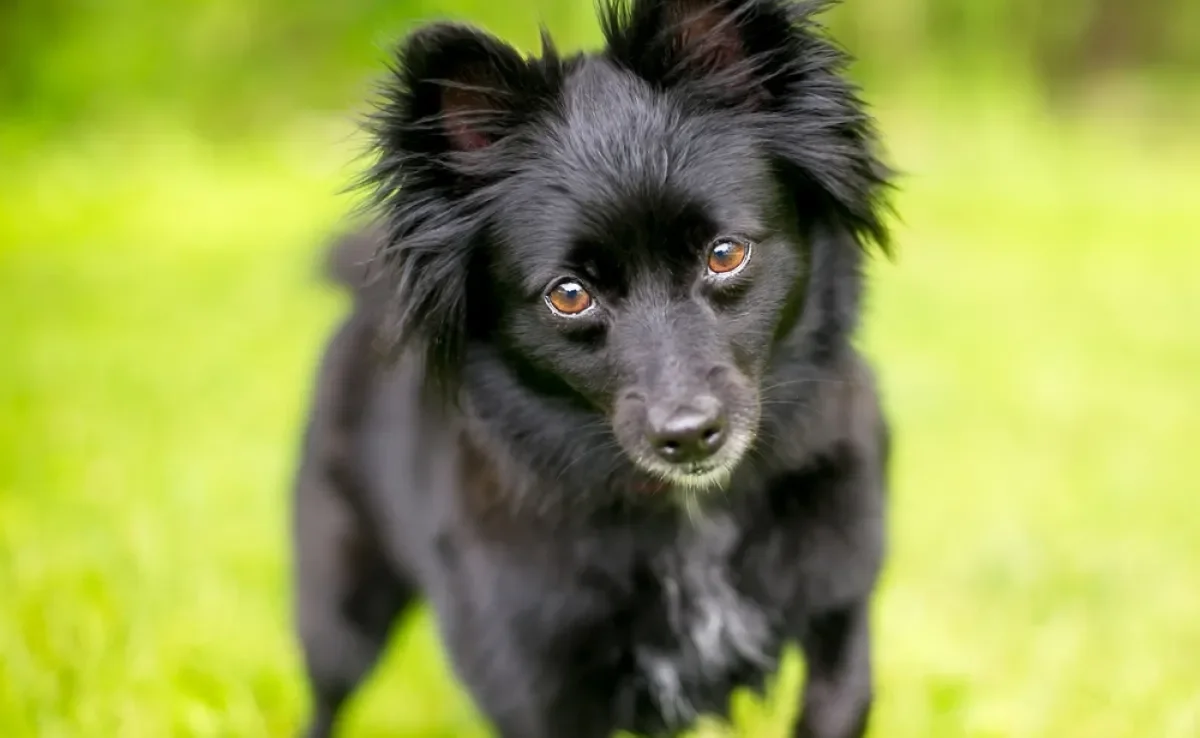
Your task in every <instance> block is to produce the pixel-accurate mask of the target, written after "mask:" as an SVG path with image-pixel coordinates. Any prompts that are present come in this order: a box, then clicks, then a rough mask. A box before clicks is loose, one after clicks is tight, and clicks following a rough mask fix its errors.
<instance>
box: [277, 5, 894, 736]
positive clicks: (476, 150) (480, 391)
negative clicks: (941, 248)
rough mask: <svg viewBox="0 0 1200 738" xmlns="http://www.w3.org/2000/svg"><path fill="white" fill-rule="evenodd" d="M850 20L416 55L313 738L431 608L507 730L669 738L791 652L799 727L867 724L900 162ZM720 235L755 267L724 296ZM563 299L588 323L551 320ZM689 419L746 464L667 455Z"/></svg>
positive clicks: (349, 356) (389, 152) (476, 39)
mask: <svg viewBox="0 0 1200 738" xmlns="http://www.w3.org/2000/svg"><path fill="white" fill-rule="evenodd" d="M826 4H827V3H789V2H785V1H784V0H632V2H631V3H630V4H622V3H613V4H609V5H607V6H605V7H604V8H603V9H602V16H601V21H602V24H603V28H604V34H605V39H606V45H605V48H604V49H603V51H601V52H599V53H595V54H587V55H577V56H573V57H569V58H563V57H561V56H560V55H559V54H558V53H557V52H556V51H555V50H554V48H553V45H552V43H551V42H550V41H549V39H548V38H544V41H543V50H542V53H541V55H540V56H539V57H537V58H532V59H529V58H523V57H522V56H521V55H520V54H518V53H517V52H516V51H515V50H513V49H512V48H511V47H509V46H507V45H506V44H504V43H502V42H501V41H499V40H497V39H495V38H493V37H491V36H489V35H487V34H485V33H483V32H482V31H479V30H477V29H474V28H471V27H469V26H464V25H457V24H448V23H438V24H433V25H429V26H426V27H424V28H422V29H420V30H418V31H416V32H415V33H414V34H412V35H411V36H410V37H409V38H408V39H406V41H405V42H404V44H403V45H402V48H401V49H400V51H399V53H398V56H397V60H396V64H395V65H394V68H393V70H392V74H391V75H390V76H389V78H388V81H387V83H386V84H385V86H384V88H383V90H382V104H381V106H380V109H379V111H378V113H377V114H376V115H375V116H374V117H373V119H372V122H371V131H372V134H373V137H374V140H375V142H376V146H377V153H378V156H377V158H376V161H375V164H374V166H373V167H372V168H371V169H370V171H369V172H368V174H367V176H366V178H365V180H364V185H365V186H367V187H368V188H369V190H370V192H371V193H372V194H373V195H374V199H373V210H374V212H375V213H376V214H377V217H376V221H375V223H376V225H375V226H373V228H372V229H371V230H368V231H364V232H362V233H356V234H351V235H349V236H347V237H345V238H344V239H343V240H342V242H341V243H340V244H339V245H338V246H337V247H336V248H335V250H334V252H333V255H332V256H331V261H330V271H331V274H333V275H334V277H335V278H336V279H337V280H338V281H340V282H342V283H344V284H348V285H351V286H352V287H353V289H354V292H355V294H356V301H355V304H354V308H353V311H352V314H351V316H350V317H349V318H348V319H347V321H346V323H345V324H344V325H343V326H342V327H341V328H340V329H339V331H338V333H337V334H336V335H335V336H334V337H333V339H332V340H331V343H330V345H329V346H328V348H327V351H326V355H325V357H324V361H323V364H322V367H321V369H320V373H319V377H318V384H317V388H316V394H315V398H314V405H313V409H312V413H311V416H310V419H309V426H308V430H307V433H306V437H305V446H304V455H303V460H302V463H301V467H300V469H299V474H298V478H297V485H296V487H297V489H296V504H295V536H294V540H295V555H296V570H297V622H298V628H299V636H300V640H301V642H302V643H303V646H304V651H305V657H306V663H307V665H308V672H309V677H310V680H311V684H312V688H313V698H314V714H313V717H312V721H311V724H310V725H309V726H308V728H307V734H308V735H309V736H312V738H319V737H322V736H329V735H331V734H332V730H333V726H334V723H335V719H336V717H337V714H338V712H339V709H340V707H341V706H342V704H343V702H344V701H345V699H346V698H347V697H349V696H350V695H351V694H352V693H353V691H354V688H355V687H356V686H357V684H358V683H359V682H360V681H361V680H362V679H363V678H364V677H365V676H366V674H367V673H369V671H370V669H371V668H372V666H373V664H374V662H375V660H376V658H377V656H378V654H379V652H380V650H381V649H382V647H383V645H384V642H385V640H386V636H387V633H388V630H389V628H390V627H391V625H392V624H393V623H394V622H395V621H396V620H397V618H398V617H399V615H400V614H401V613H402V612H403V610H404V609H405V607H406V606H407V605H408V604H409V603H411V602H412V601H413V600H414V598H415V597H418V596H423V597H425V598H426V599H427V600H428V601H429V602H430V603H431V605H432V607H433V610H434V612H435V614H436V617H437V621H438V625H439V632H440V634H441V637H442V639H443V642H444V643H445V645H446V647H447V649H448V651H449V653H450V656H451V659H452V663H453V664H454V667H455V671H456V674H457V675H458V676H459V678H460V679H461V681H462V682H463V684H464V686H465V687H466V688H467V689H468V690H469V692H470V694H471V695H472V697H473V698H474V700H475V702H476V704H477V705H478V706H479V708H480V709H481V711H482V712H483V714H484V715H486V716H487V718H488V719H489V720H490V721H491V722H492V723H493V725H494V726H495V728H496V730H497V731H498V732H499V734H500V735H503V736H506V738H551V737H554V738H559V737H566V736H570V737H572V738H575V737H578V738H593V737H594V738H604V737H605V736H608V735H610V734H611V733H612V732H613V731H615V730H629V731H635V732H639V733H644V734H654V735H658V734H673V733H674V732H677V731H679V730H682V729H684V728H686V727H687V726H688V725H690V724H691V723H692V721H693V720H694V719H695V718H696V717H697V716H699V715H701V714H708V713H711V714H718V715H721V714H725V713H726V712H727V708H728V703H727V701H728V697H729V695H730V693H731V691H732V690H733V689H735V688H736V687H738V686H749V687H753V688H759V687H761V686H762V685H763V683H764V680H765V679H766V677H768V676H769V675H770V674H771V673H773V671H774V668H775V665H776V663H777V659H778V657H779V655H780V651H781V649H782V648H783V646H784V645H785V644H786V643H787V642H789V641H797V642H799V644H800V645H801V646H802V648H803V651H804V654H805V658H806V661H807V664H808V677H807V681H806V685H805V690H804V694H803V695H802V697H801V702H802V705H803V709H802V712H801V716H800V718H799V719H798V721H797V724H796V727H795V735H798V736H811V737H813V738H818V737H819V738H855V737H857V736H861V735H862V734H863V733H864V731H865V726H866V724H867V718H868V715H869V712H870V704H871V696H872V676H871V660H870V650H871V649H870V623H869V619H870V618H869V608H870V602H871V594H872V592H873V590H874V588H875V583H876V581H877V577H878V574H879V571H880V569H881V566H882V563H883V559H884V548H885V547H884V508H885V504H884V498H885V488H886V470H887V464H888V455H889V451H888V449H889V444H890V442H889V432H888V428H887V423H886V422H885V420H884V416H883V413H882V411H881V409H880V403H879V400H878V398H877V394H876V390H875V381H874V378H873V373H872V371H871V370H870V368H869V367H868V366H867V364H866V363H865V362H864V361H863V360H862V359H861V358H860V357H859V355H858V354H857V352H856V351H855V350H854V348H853V346H852V340H853V336H854V333H855V330H856V329H857V323H858V315H859V312H860V298H861V290H862V274H861V270H862V261H863V259H864V257H865V255H866V254H867V253H868V250H869V247H870V246H871V244H878V245H879V246H881V247H882V248H883V249H884V250H886V249H887V227H886V218H885V216H886V194H887V190H888V187H889V185H888V179H889V171H888V169H887V167H886V166H884V164H883V163H882V162H881V161H880V160H879V158H878V156H877V154H876V151H875V138H874V132H873V129H872V124H871V119H870V117H869V115H868V114H867V112H866V110H865V108H864V106H863V104H862V103H861V101H860V100H859V98H858V94H857V91H856V89H855V88H854V86H853V85H851V84H850V83H849V82H848V81H847V80H846V79H845V77H844V76H843V74H844V71H845V65H846V63H847V57H846V56H845V55H844V54H843V53H842V52H840V51H839V50H838V49H837V47H836V46H835V45H834V44H833V43H832V42H831V41H830V40H828V39H827V38H826V37H825V35H824V33H823V31H822V29H821V28H820V26H819V25H818V24H817V21H816V20H815V15H816V13H817V12H818V11H820V10H822V9H823V7H824V6H825V5H826ZM727 238H736V239H739V240H740V241H743V242H745V243H746V244H748V245H749V246H750V247H751V248H750V250H749V253H750V257H749V258H748V260H747V262H746V265H745V267H744V269H742V270H741V271H740V272H738V273H737V274H736V275H735V276H733V277H731V278H728V279H726V278H724V277H720V275H715V274H707V273H705V272H704V269H703V267H702V266H701V265H703V264H704V263H705V261H704V259H705V258H706V256H705V255H706V254H707V253H708V252H707V251H706V249H708V248H710V244H712V243H714V242H719V241H721V240H722V239H727ZM373 257H374V258H373ZM372 275H373V276H372ZM563 278H571V279H574V280H576V281H579V282H582V283H583V284H584V285H585V286H586V287H587V288H588V291H589V292H590V293H591V294H592V296H593V299H595V300H596V306H597V307H596V308H595V309H594V310H591V311H588V312H587V313H586V314H583V315H582V316H581V317H578V318H567V317H564V316H561V315H555V314H553V312H552V311H551V310H550V309H549V308H548V306H547V304H546V303H545V302H544V300H543V295H544V294H545V290H547V289H549V288H550V287H551V286H553V285H554V284H555V283H557V282H558V281H561V279H563ZM697 397H704V398H709V400H708V401H711V402H714V403H716V405H717V406H718V407H720V408H722V409H723V411H722V412H723V414H722V415H721V418H723V420H722V422H723V423H726V424H727V426H722V427H723V429H724V435H722V436H721V438H722V439H728V440H726V441H723V444H724V445H723V446H721V447H720V448H719V450H718V451H717V452H715V453H714V455H713V457H712V459H711V460H710V461H711V464H709V466H706V467H704V468H701V466H700V465H699V464H693V465H691V466H688V467H687V468H684V466H680V465H676V464H670V463H665V462H663V461H662V459H661V458H659V456H656V453H657V452H655V451H654V448H655V447H654V446H653V445H652V444H650V442H649V441H648V440H647V439H650V438H652V437H653V433H654V431H655V427H656V426H655V423H656V422H657V421H656V420H654V418H656V417H662V416H663V413H668V414H669V413H670V412H676V413H679V412H684V411H691V410H694V405H695V403H696V402H699V400H695V399H694V398H697ZM689 398H691V399H689Z"/></svg>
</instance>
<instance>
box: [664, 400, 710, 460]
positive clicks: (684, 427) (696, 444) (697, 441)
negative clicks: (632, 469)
mask: <svg viewBox="0 0 1200 738" xmlns="http://www.w3.org/2000/svg"><path fill="white" fill-rule="evenodd" d="M725 425H726V423H725V410H724V408H723V407H722V406H721V403H720V402H719V401H718V400H717V399H716V398H715V397H712V396H701V397H698V398H696V399H695V400H693V401H691V402H689V403H687V404H686V405H683V406H680V407H676V408H672V409H671V410H669V411H666V412H663V411H659V412H655V411H654V410H652V411H651V412H650V413H649V416H648V417H647V436H648V439H649V441H650V445H651V446H652V447H653V448H654V451H655V453H657V454H658V455H659V456H661V457H662V458H663V459H664V460H666V461H669V462H671V463H674V464H682V463H688V462H695V461H703V460H704V459H707V458H708V457H710V456H712V455H713V454H715V453H716V452H717V451H718V450H719V449H720V448H721V446H722V445H723V444H724V443H725V437H726V429H725Z"/></svg>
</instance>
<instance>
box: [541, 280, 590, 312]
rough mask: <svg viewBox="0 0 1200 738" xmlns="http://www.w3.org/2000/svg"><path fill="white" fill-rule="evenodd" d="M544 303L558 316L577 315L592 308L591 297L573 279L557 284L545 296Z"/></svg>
mask: <svg viewBox="0 0 1200 738" xmlns="http://www.w3.org/2000/svg"><path fill="white" fill-rule="evenodd" d="M546 302H548V303H550V307H551V308H553V309H554V311H555V312H556V313H559V314H560V315H579V314H580V313H582V312H584V311H585V310H587V309H588V308H590V307H591V306H592V296H591V295H589V294H588V291H587V290H585V289H584V288H583V285H581V284H579V283H578V282H576V281H575V280H573V279H568V280H565V281H562V282H559V283H558V284H556V285H554V287H553V288H552V289H551V290H550V292H549V293H547V294H546Z"/></svg>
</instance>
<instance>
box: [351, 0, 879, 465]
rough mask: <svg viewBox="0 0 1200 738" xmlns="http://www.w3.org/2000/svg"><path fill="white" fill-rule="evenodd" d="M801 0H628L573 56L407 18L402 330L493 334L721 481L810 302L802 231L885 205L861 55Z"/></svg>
mask: <svg viewBox="0 0 1200 738" xmlns="http://www.w3.org/2000/svg"><path fill="white" fill-rule="evenodd" d="M796 20H797V18H796V17H795V16H794V11H793V10H792V9H790V8H789V6H788V4H787V3H784V2H779V1H773V0H757V1H756V0H637V1H635V3H634V4H633V6H632V8H630V9H628V11H622V10H620V9H618V10H611V11H610V13H609V15H608V16H607V22H606V33H607V36H608V40H609V46H608V48H607V49H606V51H605V53H603V54H600V55H594V56H586V57H577V58H574V59H571V60H566V61H561V60H559V59H558V58H557V56H556V55H555V54H554V53H553V51H552V49H550V48H549V46H548V45H547V48H546V51H545V54H544V55H543V58H542V59H539V60H532V61H530V60H525V59H522V58H521V57H520V56H519V55H517V54H516V52H515V51H513V50H512V49H511V48H509V47H507V46H505V45H503V44H502V43H500V42H499V41H496V40H495V39H492V38H490V37H488V36H485V35H483V34H481V33H479V32H478V31H474V30H472V29H469V28H465V27H461V26H449V25H437V26H432V27H429V28H427V29H425V30H424V31H421V32H419V33H418V34H417V35H415V36H414V37H413V38H412V39H410V41H409V43H408V46H407V48H406V50H405V53H404V57H403V63H404V70H405V71H404V74H405V75H406V76H405V77H404V78H403V79H402V80H401V81H402V83H403V84H402V85H401V87H400V89H399V90H398V91H397V92H396V94H395V97H394V98H393V99H391V100H390V101H389V105H388V107H385V108H384V110H383V112H382V114H381V116H380V119H379V120H380V124H381V125H380V126H379V127H378V129H377V133H378V135H379V140H380V145H381V150H382V154H383V155H382V157H381V159H380V164H379V165H378V166H377V167H376V170H375V171H374V172H373V182H375V183H376V184H377V185H379V186H380V191H381V192H382V197H381V198H380V199H381V201H382V204H383V205H384V206H385V214H386V215H387V216H389V218H390V220H391V225H392V234H393V239H394V243H393V248H392V251H391V252H390V255H391V256H393V257H394V260H393V262H392V263H393V264H394V265H395V267H396V269H395V274H396V275H397V277H398V285H397V287H398V290H399V297H400V299H401V302H402V304H401V306H400V308H401V310H400V322H401V338H402V339H408V340H414V339H419V340H420V341H422V342H423V343H424V346H425V349H426V353H427V356H428V357H429V360H430V371H431V372H432V373H434V374H438V375H447V374H453V372H454V370H455V368H456V363H457V362H460V361H461V357H462V353H463V348H464V345H465V344H467V343H470V342H472V341H474V342H484V343H487V344H488V345H490V346H491V347H492V348H493V349H494V351H495V352H496V353H497V354H498V355H500V356H502V357H503V358H504V361H505V362H506V364H507V365H508V366H509V367H510V368H511V370H512V372H513V374H514V375H515V376H519V377H520V381H522V382H523V383H524V384H525V385H527V386H529V387H531V388H534V389H535V390H536V391H537V392H539V393H542V394H545V395H547V396H549V395H554V396H556V397H557V398H559V399H562V398H565V399H567V400H568V401H570V402H571V403H573V404H574V405H575V406H577V407H579V408H580V409H582V410H583V411H584V412H590V413H594V414H599V415H601V416H602V417H603V419H604V421H603V422H605V423H607V424H609V425H610V426H611V430H612V433H613V435H614V436H615V438H616V440H617V442H618V443H619V445H620V447H621V449H622V451H623V452H624V454H625V455H626V456H627V457H628V458H629V459H630V460H632V461H633V462H634V463H635V464H636V465H637V466H638V467H639V468H641V469H642V470H643V471H644V472H646V473H648V474H650V475H652V476H654V477H657V478H659V479H662V480H664V481H668V482H670V483H673V484H675V485H679V486H685V487H693V488H694V487H708V486H713V485H718V484H720V482H721V481H722V480H723V478H724V477H726V476H727V475H728V474H729V472H730V471H731V470H732V469H733V468H734V467H735V466H736V465H737V464H738V462H739V461H740V460H741V459H742V458H743V457H744V455H745V454H746V453H747V452H748V450H749V449H750V448H751V447H752V444H753V443H754V440H755V435H756V431H757V428H758V424H759V417H760V404H761V403H760V392H761V389H762V384H763V382H764V371H765V368H766V367H767V365H768V362H769V360H770V358H771V355H772V349H773V347H774V345H775V343H776V341H777V340H778V338H779V336H780V335H781V334H782V333H786V331H787V330H789V329H790V328H791V326H792V324H794V322H795V321H796V319H797V312H798V310H799V306H800V305H801V303H802V302H803V297H804V292H805V287H806V283H807V276H808V267H809V258H808V256H809V251H808V248H807V244H806V242H805V241H806V238H805V235H804V234H805V233H806V232H807V230H808V229H809V228H811V227H812V226H813V225H814V223H815V222H816V221H818V220H839V219H840V220H843V221H845V222H846V223H847V225H848V227H850V228H856V227H862V228H866V229H871V228H873V227H874V223H873V222H867V223H865V224H864V223H858V224H855V223H854V222H853V221H854V219H855V218H856V217H862V214H863V213H869V212H870V211H871V205H870V204H869V203H868V202H866V201H868V200H870V199H871V198H872V197H873V195H872V194H871V193H870V191H869V190H870V189H871V188H872V187H874V186H875V185H876V184H878V183H877V182H876V181H875V177H876V175H875V174H874V173H873V172H872V168H873V167H875V166H876V163H875V161H874V159H872V158H871V155H870V153H869V150H868V147H867V146H866V141H865V138H866V135H867V132H866V129H865V128H864V127H863V120H862V119H861V116H856V110H857V109H856V107H855V103H856V101H855V100H854V97H853V94H852V92H851V91H850V88H849V87H847V86H845V84H844V83H842V82H841V81H840V79H839V78H838V77H836V75H834V74H833V73H832V70H831V69H825V68H824V67H822V66H821V65H822V64H824V65H825V66H829V67H832V66H834V65H836V63H838V62H839V61H840V58H839V57H837V56H836V55H835V54H833V52H832V50H831V49H830V48H829V47H827V46H826V45H824V44H823V42H818V41H817V40H816V39H815V37H813V36H811V35H809V34H808V33H807V31H806V30H805V29H804V28H803V27H802V26H799V25H796V23H795V21H796ZM809 46H811V47H812V48H808V47H809ZM806 85H807V86H809V87H811V88H812V89H807V88H806ZM806 90H807V91H806ZM839 96H840V97H839ZM803 109H809V114H810V118H811V119H809V118H805V117H804V116H803V115H802V114H801V112H802V110H803ZM823 116H827V118H826V117H823ZM822 147H824V148H822ZM808 159H811V160H808ZM435 321H441V322H442V324H441V325H438V324H437V323H436V322H435Z"/></svg>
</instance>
